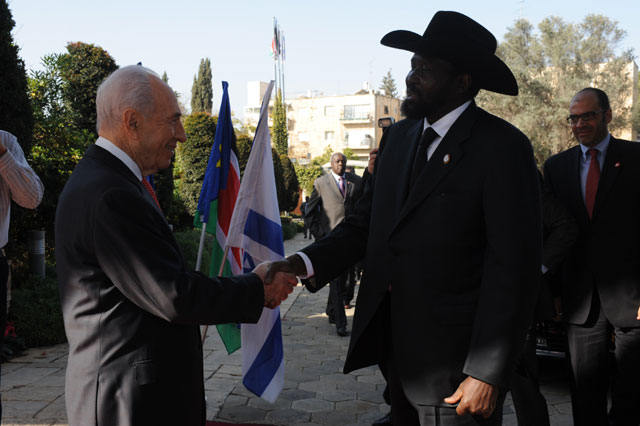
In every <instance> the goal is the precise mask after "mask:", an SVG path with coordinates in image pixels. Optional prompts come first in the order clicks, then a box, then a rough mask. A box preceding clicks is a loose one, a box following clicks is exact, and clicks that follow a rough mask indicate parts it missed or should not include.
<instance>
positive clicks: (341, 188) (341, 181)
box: [338, 176, 346, 198]
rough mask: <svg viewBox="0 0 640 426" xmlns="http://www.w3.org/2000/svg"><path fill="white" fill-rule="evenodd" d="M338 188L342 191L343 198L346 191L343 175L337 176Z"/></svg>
mask: <svg viewBox="0 0 640 426" xmlns="http://www.w3.org/2000/svg"><path fill="white" fill-rule="evenodd" d="M338 182H339V183H338V188H340V192H341V193H342V198H344V196H345V194H346V191H345V189H344V176H340V177H339V178H338Z"/></svg>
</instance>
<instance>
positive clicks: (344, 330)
mask: <svg viewBox="0 0 640 426" xmlns="http://www.w3.org/2000/svg"><path fill="white" fill-rule="evenodd" d="M337 332H338V336H340V337H344V336H348V335H349V332H348V331H347V327H340V328H339V329H338V330H337Z"/></svg>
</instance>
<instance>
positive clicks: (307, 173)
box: [295, 164, 322, 195]
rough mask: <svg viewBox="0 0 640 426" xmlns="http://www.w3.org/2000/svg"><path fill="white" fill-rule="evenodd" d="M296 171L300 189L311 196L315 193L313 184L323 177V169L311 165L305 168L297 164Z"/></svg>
mask: <svg viewBox="0 0 640 426" xmlns="http://www.w3.org/2000/svg"><path fill="white" fill-rule="evenodd" d="M295 170H296V176H297V178H298V183H299V186H300V188H302V190H303V191H304V192H305V194H308V195H311V192H313V182H315V180H316V179H318V178H319V177H320V176H322V167H320V166H314V165H311V164H309V165H304V166H302V165H300V164H296V166H295Z"/></svg>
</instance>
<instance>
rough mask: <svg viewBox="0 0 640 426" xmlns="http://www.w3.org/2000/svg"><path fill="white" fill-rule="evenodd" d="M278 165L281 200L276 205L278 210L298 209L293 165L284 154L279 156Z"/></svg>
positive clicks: (296, 179)
mask: <svg viewBox="0 0 640 426" xmlns="http://www.w3.org/2000/svg"><path fill="white" fill-rule="evenodd" d="M280 164H281V165H282V181H283V186H284V188H283V192H284V193H283V200H282V202H281V203H280V202H279V203H278V204H279V205H280V206H281V207H280V210H282V211H285V212H290V211H293V210H294V209H295V208H296V207H298V200H299V198H300V186H299V185H298V177H297V176H296V170H295V168H294V167H293V163H292V162H291V160H290V159H289V157H287V156H286V155H285V154H280Z"/></svg>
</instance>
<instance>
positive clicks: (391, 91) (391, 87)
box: [380, 68, 398, 98]
mask: <svg viewBox="0 0 640 426" xmlns="http://www.w3.org/2000/svg"><path fill="white" fill-rule="evenodd" d="M380 91H382V92H383V93H384V95H385V96H388V97H390V98H395V97H397V96H398V88H397V87H396V81H395V80H394V79H393V75H391V68H389V71H387V75H385V76H383V77H382V82H381V83H380Z"/></svg>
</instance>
